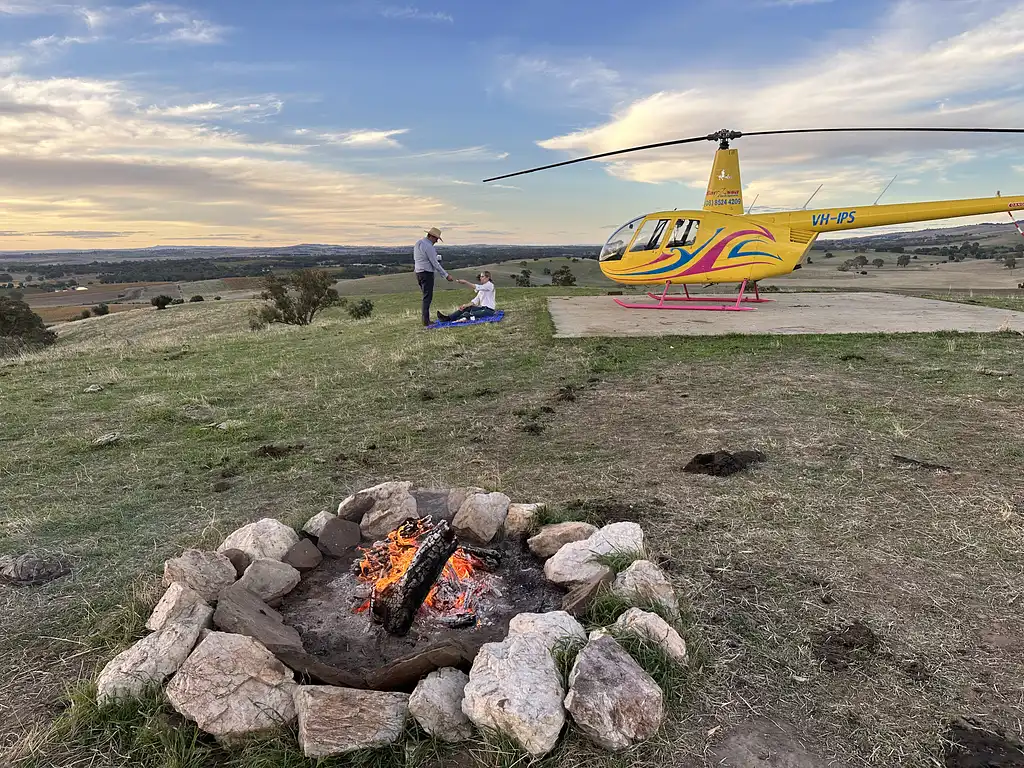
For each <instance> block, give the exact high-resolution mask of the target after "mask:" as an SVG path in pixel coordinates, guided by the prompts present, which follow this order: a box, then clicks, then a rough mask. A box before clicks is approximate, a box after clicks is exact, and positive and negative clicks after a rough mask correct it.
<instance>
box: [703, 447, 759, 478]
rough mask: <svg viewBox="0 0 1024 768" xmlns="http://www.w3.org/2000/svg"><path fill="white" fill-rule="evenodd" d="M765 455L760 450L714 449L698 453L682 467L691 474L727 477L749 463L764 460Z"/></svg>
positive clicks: (744, 467)
mask: <svg viewBox="0 0 1024 768" xmlns="http://www.w3.org/2000/svg"><path fill="white" fill-rule="evenodd" d="M766 459H767V457H766V456H765V455H764V454H763V453H761V452H760V451H737V452H736V453H729V451H715V452H714V453H698V454H697V455H696V456H694V457H693V458H692V459H690V463H689V464H687V465H686V466H685V467H683V472H689V473H690V474H692V475H715V476H716V477H728V476H729V475H734V474H736V473H737V472H740V471H742V470H744V469H746V468H747V467H748V466H750V465H751V464H756V463H758V462H761V461H765V460H766Z"/></svg>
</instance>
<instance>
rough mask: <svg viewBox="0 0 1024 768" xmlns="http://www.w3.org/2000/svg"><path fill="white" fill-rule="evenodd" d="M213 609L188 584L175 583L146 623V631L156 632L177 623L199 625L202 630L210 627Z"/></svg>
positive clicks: (168, 589)
mask: <svg viewBox="0 0 1024 768" xmlns="http://www.w3.org/2000/svg"><path fill="white" fill-rule="evenodd" d="M212 618H213V608H211V607H210V606H209V604H208V603H207V602H206V601H205V600H203V598H202V596H201V595H200V594H199V593H198V592H196V591H195V590H194V589H192V587H190V586H188V585H187V584H182V583H181V582H180V581H175V582H173V583H172V584H171V586H169V587H168V588H167V591H166V592H164V595H163V597H161V598H160V602H158V603H157V604H156V607H155V608H154V609H153V613H151V614H150V616H149V619H148V620H147V621H146V629H150V630H152V631H154V632H156V631H157V630H160V629H163V628H164V627H165V626H167V625H168V624H170V623H172V622H175V621H184V622H191V623H194V624H198V625H199V627H200V629H203V628H206V627H209V626H210V619H212Z"/></svg>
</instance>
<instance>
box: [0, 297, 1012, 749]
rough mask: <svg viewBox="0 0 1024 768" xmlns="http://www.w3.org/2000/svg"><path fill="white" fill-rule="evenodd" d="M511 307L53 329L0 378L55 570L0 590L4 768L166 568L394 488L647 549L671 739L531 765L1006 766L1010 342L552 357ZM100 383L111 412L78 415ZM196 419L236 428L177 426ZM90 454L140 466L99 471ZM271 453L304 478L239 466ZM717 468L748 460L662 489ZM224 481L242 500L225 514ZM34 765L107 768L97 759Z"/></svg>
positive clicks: (218, 312) (208, 312) (0, 396)
mask: <svg viewBox="0 0 1024 768" xmlns="http://www.w3.org/2000/svg"><path fill="white" fill-rule="evenodd" d="M506 295H508V299H507V300H506V306H507V307H508V308H509V309H510V312H509V315H508V316H507V319H506V320H505V321H504V322H503V323H501V324H499V325H496V326H480V327H476V328H468V329H460V330H457V331H452V332H447V333H442V332H438V333H435V332H423V331H421V330H419V329H418V328H416V326H415V299H414V297H411V296H409V297H378V298H375V304H376V305H377V309H376V311H375V315H374V317H373V318H371V319H370V320H367V321H359V322H356V321H352V320H350V319H348V318H347V317H346V316H344V314H343V313H341V312H339V311H332V312H330V313H328V314H327V315H326V316H325V317H324V320H323V321H322V322H318V323H317V325H315V326H313V327H311V328H305V329H297V328H275V329H272V330H271V331H269V332H266V333H264V334H262V335H256V334H252V333H250V332H249V331H247V330H246V329H245V316H244V305H243V304H241V303H239V304H230V305H229V304H227V303H217V304H213V303H209V302H204V304H202V305H192V306H189V305H185V306H182V307H175V308H170V309H168V310H166V311H164V312H155V311H143V312H139V313H126V314H122V315H119V316H117V317H107V318H99V319H97V320H95V321H90V322H87V323H82V324H71V325H69V326H67V327H66V328H64V329H62V341H61V343H60V344H58V345H57V346H56V347H55V348H53V349H51V350H47V351H44V352H41V353H36V354H33V355H28V356H25V357H23V358H20V359H16V360H12V361H4V362H3V363H0V406H2V407H3V410H4V412H5V413H16V414H17V415H18V418H17V419H5V420H4V423H3V425H2V426H0V439H2V440H3V441H4V443H5V447H6V448H7V450H6V451H5V452H4V453H3V455H0V474H3V475H4V477H5V479H6V478H10V479H9V480H8V481H6V482H5V483H4V484H3V485H2V486H0V540H2V541H3V542H4V544H3V547H2V548H3V550H4V551H5V552H7V551H11V552H20V551H25V550H28V549H42V550H49V551H60V552H63V553H65V554H67V555H68V556H70V557H71V558H72V561H73V563H74V575H73V576H72V577H71V578H69V579H65V580H62V581H58V582H54V583H52V584H49V585H45V586H43V587H39V588H32V589H22V590H13V589H9V588H0V611H2V612H3V616H4V628H3V630H2V632H0V663H2V664H3V666H4V668H5V669H7V670H9V674H7V675H5V677H4V678H3V681H2V683H0V686H2V691H0V715H2V721H3V723H4V724H3V726H2V727H0V754H2V750H3V749H4V747H7V748H12V747H13V746H14V745H15V744H21V745H22V747H24V746H25V745H27V744H32V743H37V742H38V735H36V736H33V733H34V731H33V729H38V728H42V727H45V726H46V724H47V723H48V722H49V721H51V720H52V719H53V718H54V717H55V716H57V715H59V714H60V713H61V711H62V708H61V706H59V705H58V703H57V701H58V694H59V693H60V692H61V691H62V690H63V687H64V684H65V683H67V682H69V681H74V680H77V679H79V678H80V677H82V676H87V675H88V674H89V673H90V672H91V671H92V670H94V669H95V668H96V666H97V665H99V664H102V663H103V662H104V661H106V659H107V658H109V656H110V654H111V653H112V652H113V651H114V650H115V648H116V647H119V646H121V645H123V644H124V643H126V642H128V641H130V639H131V637H132V635H133V631H134V630H133V628H134V627H137V621H138V618H139V616H141V615H142V614H143V613H144V610H145V606H146V600H151V599H152V595H151V594H148V593H146V592H145V590H146V589H147V588H148V585H152V584H154V583H155V582H156V579H157V574H158V573H159V568H160V565H161V564H162V562H163V560H164V559H165V558H167V557H169V556H172V555H173V554H176V553H177V552H178V551H180V550H181V549H182V548H184V547H186V546H193V545H196V544H197V543H199V544H202V543H204V542H205V543H206V544H207V545H209V544H211V543H213V542H216V541H217V540H218V539H219V537H221V536H222V535H223V534H224V533H225V532H226V531H228V530H231V529H232V528H233V527H235V526H236V525H238V524H240V523H242V522H248V521H250V520H252V519H255V518H256V517H257V516H261V515H262V514H264V512H266V511H270V512H272V513H273V514H274V515H276V516H278V517H280V518H281V519H283V520H285V521H286V522H288V523H291V524H301V523H302V522H303V521H304V520H305V519H306V518H307V517H309V516H310V515H312V514H314V513H315V512H317V511H318V510H320V509H323V508H328V507H330V506H331V505H332V504H335V503H337V501H338V500H339V499H340V498H341V497H343V496H344V495H347V494H348V493H349V492H350V491H352V490H355V489H358V488H361V487H366V486H368V485H372V484H374V483H376V482H379V481H382V480H385V479H393V478H406V479H409V480H413V481H415V482H416V483H418V484H421V485H425V486H435V487H446V486H453V485H470V484H472V485H481V486H484V487H489V488H496V489H501V490H503V491H504V492H506V493H508V494H509V495H511V496H512V497H513V498H515V499H517V500H521V501H547V502H551V503H552V505H553V509H554V511H553V512H552V514H554V515H562V514H568V515H569V516H571V517H584V518H590V519H594V520H598V521H600V522H608V521H611V520H615V519H635V520H637V521H638V522H640V523H641V524H642V525H643V527H644V529H645V531H646V532H647V534H648V540H647V548H648V549H649V550H651V552H650V554H651V556H652V557H653V558H655V559H657V560H659V561H660V562H661V563H662V564H663V566H664V567H665V568H666V569H667V571H668V573H669V575H670V578H671V579H672V580H673V581H674V583H675V585H676V586H677V588H678V590H679V592H680V593H681V596H682V597H684V598H685V602H686V603H687V604H688V605H689V606H690V607H691V608H690V610H691V617H690V621H689V622H688V625H687V632H688V639H691V640H692V641H693V642H699V643H701V644H702V647H703V648H704V649H705V650H704V652H703V656H702V658H703V661H702V662H701V666H700V669H699V673H698V674H695V675H694V677H693V678H692V680H691V682H690V683H688V690H687V692H686V693H687V695H686V696H685V697H683V698H682V701H681V704H680V706H679V708H678V710H677V712H676V713H675V714H673V715H672V717H671V718H670V720H669V722H668V723H667V724H666V727H665V729H664V730H663V732H662V733H661V734H659V736H658V737H657V738H655V739H654V740H652V741H651V742H648V743H647V744H645V745H643V746H641V747H638V748H637V749H636V750H633V751H631V752H630V753H629V754H628V755H625V756H619V757H611V758H609V757H607V756H604V755H601V754H600V753H598V752H597V751H596V750H594V749H592V748H590V747H588V746H587V745H586V744H585V743H583V742H582V741H581V740H579V739H578V738H577V737H570V738H569V739H568V741H567V742H566V743H565V744H564V745H562V746H560V747H559V749H558V750H557V752H556V754H555V755H553V756H552V757H551V758H550V760H549V761H547V763H546V764H547V765H550V766H557V767H558V768H575V766H584V765H586V766H587V768H593V766H597V765H600V766H609V767H610V766H618V765H623V766H625V765H630V766H649V767H651V768H653V767H654V766H659V767H660V766H669V765H673V766H688V767H689V766H702V765H706V764H708V761H709V760H710V759H711V758H710V756H711V755H713V754H717V753H716V752H715V750H716V749H719V747H720V745H721V744H722V743H723V740H727V739H728V737H729V735H730V734H733V733H736V732H737V730H738V729H740V728H742V727H744V725H745V724H748V723H750V722H751V721H754V720H757V721H762V720H768V721H771V722H774V723H776V724H780V726H782V727H784V728H785V730H786V731H787V732H788V733H792V734H793V735H794V738H799V739H800V740H801V741H802V742H803V743H805V744H808V745H809V749H810V750H811V751H812V752H813V754H814V755H816V756H818V758H820V762H818V763H808V765H822V766H825V765H843V766H893V765H906V766H931V765H938V764H941V763H940V761H941V734H943V733H944V732H945V731H946V727H947V724H948V722H949V721H950V720H951V719H952V718H953V717H956V716H959V715H967V714H971V715H975V716H977V717H980V718H981V719H983V720H984V721H985V722H986V723H987V724H989V725H990V726H992V727H994V728H999V729H1002V730H1004V731H1007V732H1009V733H1015V734H1016V735H1017V737H1018V738H1019V737H1020V736H1021V729H1022V725H1021V720H1020V712H1021V711H1024V692H1022V689H1021V683H1020V681H1021V680H1022V679H1024V641H1022V640H1021V638H1022V637H1024V619H1022V618H1021V611H1020V606H1021V604H1022V601H1024V588H1022V587H1021V580H1020V574H1021V572H1022V570H1024V554H1022V553H1021V548H1020V541H1021V537H1022V536H1024V495H1022V493H1021V490H1020V475H1019V467H1020V464H1021V460H1022V459H1024V445H1022V443H1021V441H1020V438H1019V436H1018V433H1019V424H1018V423H1017V422H1018V419H1016V417H1015V416H1014V414H1016V413H1019V412H1020V408H1021V404H1020V394H1019V380H1020V378H1021V377H1022V376H1024V369H1022V368H1021V364H1020V360H1021V350H1022V347H1021V344H1022V340H1021V339H1020V338H1019V337H1017V336H1015V335H1009V334H993V335H990V336H973V335H930V336H925V335H913V336H905V337H870V338H865V337H819V338H807V337H786V338H784V339H768V338H756V337H754V338H746V337H745V338H735V337H727V338H718V339H713V338H705V339H678V338H677V339H666V340H657V339H637V340H625V339H624V340H614V341H612V340H577V341H558V342H556V341H552V340H551V338H550V324H549V321H548V320H547V317H546V315H545V313H544V312H543V309H542V305H541V302H540V300H537V299H535V298H532V297H531V295H530V294H529V293H528V292H519V293H515V292H512V291H506ZM79 325H80V326H81V327H73V326H79ZM979 368H985V369H990V370H1000V371H1010V372H1013V373H1014V375H1013V376H1012V377H1010V378H1007V379H1003V380H999V378H998V377H993V376H985V375H979V374H978V373H977V372H976V370H977V369H979ZM94 382H95V383H100V384H103V385H104V387H105V389H104V391H103V392H101V393H97V394H89V395H87V394H83V393H82V389H83V388H84V387H85V386H87V385H88V384H90V383H94ZM567 387H570V388H571V391H572V392H573V398H572V399H566V398H565V397H563V396H561V394H564V392H565V391H566V388H567ZM424 390H429V391H430V392H432V393H433V394H434V397H433V399H424V398H423V396H422V393H423V391H424ZM197 402H204V403H208V404H209V405H211V406H212V407H213V408H215V409H216V410H217V412H218V418H223V419H225V420H227V419H230V420H234V421H237V422H239V423H240V426H238V427H237V428H236V429H232V430H227V431H223V430H212V429H207V428H206V427H205V426H204V425H202V424H196V423H194V422H191V421H189V420H188V419H187V418H185V417H184V416H183V415H182V408H183V406H185V405H187V404H189V403H197ZM526 424H534V425H536V429H537V431H532V430H526V429H524V425H526ZM110 431H120V432H122V433H124V434H130V435H134V436H135V437H133V439H132V440H130V441H128V442H127V443H126V444H125V445H119V446H114V447H112V448H110V449H106V450H104V451H96V450H92V449H90V448H89V447H88V446H89V443H90V442H91V440H92V438H94V437H95V436H97V435H99V434H103V433H105V432H110ZM269 442H282V443H288V444H294V443H297V442H304V443H305V444H306V446H307V448H306V450H304V451H302V452H300V453H297V454H294V455H291V456H289V457H287V458H284V459H280V460H267V459H257V458H255V456H254V451H255V449H256V448H257V447H258V446H259V445H261V444H264V443H269ZM717 448H725V449H730V450H739V449H758V450H761V451H763V452H764V453H766V454H767V456H768V460H767V462H765V463H763V464H759V465H756V466H755V467H753V468H751V469H750V470H747V471H745V472H743V473H741V474H737V475H734V476H732V477H729V478H714V477H707V476H695V475H688V474H684V473H682V471H681V469H682V467H683V466H684V465H685V464H686V463H687V462H688V461H689V459H690V458H691V457H692V456H693V455H694V454H696V453H698V452H704V451H709V450H715V449H717ZM893 453H899V454H901V455H906V456H912V457H916V458H919V459H922V460H924V461H931V462H935V463H938V464H945V465H949V466H951V467H953V468H954V472H952V473H936V472H930V471H922V470H915V469H910V468H906V467H900V466H896V465H894V463H893V462H892V459H891V455H892V454H893ZM224 466H229V467H230V468H231V469H232V470H233V471H235V472H237V474H236V475H235V476H234V477H233V478H232V480H233V482H235V485H234V486H233V487H232V488H231V490H230V491H228V492H226V493H214V492H213V490H212V484H213V482H214V481H215V480H216V479H218V478H219V473H220V471H221V469H222V468H223V467H224ZM140 580H141V581H140ZM138 583H141V584H143V595H142V600H141V607H138V606H139V605H140V603H139V601H136V600H134V599H129V597H130V596H131V595H132V590H133V585H136V584H138ZM147 594H148V596H147ZM126 596H128V597H126ZM118 606H121V607H120V608H119V607H118ZM133 606H136V607H133ZM110 616H114V617H118V618H114V619H110V618H105V617H110ZM125 616H127V617H129V618H128V619H127V620H126V619H124V617H125ZM854 620H860V621H863V622H864V623H865V624H866V625H867V626H869V627H870V628H871V629H872V630H873V631H874V632H875V633H876V634H877V635H878V636H879V638H880V640H881V643H880V647H879V649H878V651H877V653H874V654H872V655H870V656H869V657H868V658H866V659H862V660H857V661H856V663H852V664H849V665H846V666H842V667H837V666H834V665H830V664H826V663H825V662H823V661H822V660H821V659H820V658H819V655H818V653H817V650H816V646H815V644H814V641H813V638H814V637H816V636H817V634H818V633H820V632H821V631H822V630H826V629H829V628H833V627H843V626H846V625H848V624H849V623H850V622H852V621H854ZM124 627H127V630H125V631H119V632H114V631H113V630H114V629H115V628H118V629H120V628H124ZM97 633H98V634H97ZM90 638H94V639H90ZM97 644H98V645H97ZM45 749H50V750H55V747H54V745H53V744H50V745H49V746H47V747H45ZM472 751H473V753H474V755H476V757H477V758H479V761H480V764H482V765H488V766H498V765H512V764H515V762H516V761H517V760H519V759H520V757H519V756H516V755H515V754H514V753H513V752H511V751H509V750H507V749H505V748H504V747H502V746H501V745H494V744H490V745H486V746H484V745H477V746H474V747H473V750H472ZM43 754H44V755H46V754H50V755H52V756H54V757H52V758H48V759H51V762H50V763H38V765H40V766H41V765H44V764H45V765H49V766H67V767H69V768H70V766H79V765H83V766H84V765H90V764H93V765H111V766H114V765H127V764H126V763H117V762H110V761H109V758H105V759H107V760H108V762H102V761H99V760H98V758H96V752H95V744H93V746H91V747H90V746H89V745H88V744H84V745H83V744H78V745H76V744H75V743H71V744H66V745H64V746H63V747H62V748H61V749H59V750H56V751H51V752H50V753H46V752H45V750H44V752H43ZM56 755H60V756H59V757H56ZM424 755H425V753H424ZM421 757H422V758H423V759H422V761H421V762H420V763H419V764H423V765H431V764H432V763H431V762H430V760H436V759H437V756H436V755H434V756H432V757H431V756H421ZM404 759H405V758H403V760H404ZM89 760H95V761H96V762H92V763H90V762H89ZM417 760H419V758H417ZM401 764H403V763H401V762H399V763H396V765H401ZM404 764H407V765H411V764H413V763H409V762H408V761H406V762H405V763H404ZM442 764H444V763H443V761H442ZM213 765H217V766H218V768H222V766H225V765H228V763H226V762H223V761H221V762H214V763H213ZM204 768H205V766H204Z"/></svg>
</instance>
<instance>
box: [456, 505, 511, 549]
mask: <svg viewBox="0 0 1024 768" xmlns="http://www.w3.org/2000/svg"><path fill="white" fill-rule="evenodd" d="M508 506H509V498H508V496H506V495H505V494H504V493H474V494H473V495H472V496H467V497H466V500H465V501H464V502H462V506H461V507H459V511H458V512H457V513H456V514H455V519H454V520H453V521H452V527H453V528H454V529H455V535H456V536H458V537H459V538H460V539H468V540H470V541H472V542H474V543H476V544H480V545H486V544H489V543H490V542H491V540H492V539H493V538H494V537H495V536H496V535H497V534H498V531H500V530H501V526H502V524H503V523H504V522H505V517H506V515H508Z"/></svg>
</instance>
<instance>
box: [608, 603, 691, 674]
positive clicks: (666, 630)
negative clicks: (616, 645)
mask: <svg viewBox="0 0 1024 768" xmlns="http://www.w3.org/2000/svg"><path fill="white" fill-rule="evenodd" d="M614 626H615V628H616V629H617V630H618V631H619V632H625V633H631V634H634V635H636V636H637V637H640V638H642V639H645V640H647V641H648V642H650V643H652V644H653V645H656V646H658V647H659V648H661V649H662V650H663V651H664V652H665V655H666V656H668V657H669V658H670V659H672V660H673V661H675V662H677V663H679V664H683V665H685V664H686V663H687V661H688V658H689V656H688V654H687V652H686V641H685V640H683V638H682V637H680V636H679V633H678V632H676V631H675V629H673V628H672V625H671V624H669V623H668V622H667V621H665V620H664V619H663V618H661V616H659V615H658V614H656V613H648V612H647V611H641V610H640V609H639V608H630V609H629V610H628V611H626V612H625V613H624V614H622V615H621V616H619V618H618V620H617V621H616V622H615V625H614Z"/></svg>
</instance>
